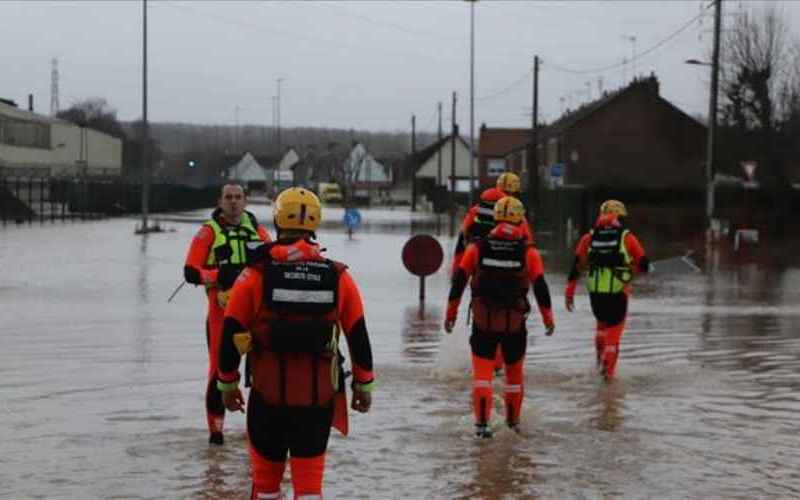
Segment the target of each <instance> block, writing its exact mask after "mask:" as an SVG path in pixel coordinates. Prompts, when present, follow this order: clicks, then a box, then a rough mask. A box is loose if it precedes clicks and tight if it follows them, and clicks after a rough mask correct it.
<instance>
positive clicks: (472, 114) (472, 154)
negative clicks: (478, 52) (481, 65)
mask: <svg viewBox="0 0 800 500" xmlns="http://www.w3.org/2000/svg"><path fill="white" fill-rule="evenodd" d="M465 1H467V2H469V149H470V151H469V204H470V206H472V202H473V200H472V191H473V190H474V189H475V2H477V1H478V0H465Z"/></svg>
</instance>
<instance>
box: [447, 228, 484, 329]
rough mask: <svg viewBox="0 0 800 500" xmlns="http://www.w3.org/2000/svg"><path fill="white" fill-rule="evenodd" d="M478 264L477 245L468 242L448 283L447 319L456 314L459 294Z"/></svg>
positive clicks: (459, 301) (459, 302) (452, 317)
mask: <svg viewBox="0 0 800 500" xmlns="http://www.w3.org/2000/svg"><path fill="white" fill-rule="evenodd" d="M477 266H478V246H477V245H476V244H475V243H470V244H469V246H468V247H467V250H466V251H465V252H464V255H463V257H462V258H461V262H460V263H459V265H458V267H457V268H456V270H455V272H454V273H453V277H452V280H451V283H450V293H449V294H448V296H447V310H446V312H445V314H446V317H447V318H448V319H455V317H456V315H457V314H458V306H459V304H461V296H462V295H463V294H464V289H465V288H466V287H467V283H468V282H469V277H470V276H472V275H473V274H475V269H476V268H477Z"/></svg>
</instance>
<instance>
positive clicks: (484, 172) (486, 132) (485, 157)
mask: <svg viewBox="0 0 800 500" xmlns="http://www.w3.org/2000/svg"><path fill="white" fill-rule="evenodd" d="M530 139H531V129H529V128H490V127H487V126H486V124H485V123H484V124H482V125H481V129H480V138H479V139H478V181H479V184H480V186H483V187H487V186H490V185H494V183H495V182H496V180H497V177H498V176H499V175H500V174H502V173H503V172H505V171H506V170H513V171H514V172H516V173H518V174H519V173H522V164H520V163H519V162H518V161H517V162H516V163H514V164H513V165H512V164H510V161H511V158H509V152H511V151H517V150H518V149H524V148H525V145H526V144H528V143H530Z"/></svg>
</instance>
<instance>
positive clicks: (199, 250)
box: [184, 225, 217, 284]
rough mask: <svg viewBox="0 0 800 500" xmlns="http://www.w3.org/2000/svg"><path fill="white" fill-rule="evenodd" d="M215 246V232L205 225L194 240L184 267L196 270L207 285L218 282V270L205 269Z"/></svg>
mask: <svg viewBox="0 0 800 500" xmlns="http://www.w3.org/2000/svg"><path fill="white" fill-rule="evenodd" d="M213 245H214V230H213V229H211V228H210V227H208V226H206V225H203V227H201V228H200V230H199V231H197V233H196V234H195V235H194V238H192V243H191V245H190V246H189V252H188V253H187V255H186V262H185V263H184V267H188V268H192V269H195V270H196V271H197V272H198V273H199V274H200V276H201V278H202V281H203V282H205V283H211V284H214V283H216V282H217V270H216V269H205V266H206V260H208V254H209V253H210V252H211V247H212V246H213Z"/></svg>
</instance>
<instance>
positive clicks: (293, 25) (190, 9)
mask: <svg viewBox="0 0 800 500" xmlns="http://www.w3.org/2000/svg"><path fill="white" fill-rule="evenodd" d="M777 3H780V4H782V9H783V12H784V14H785V16H786V18H787V19H788V21H789V23H790V25H791V27H792V31H793V32H795V33H796V32H797V31H798V29H800V2H777ZM709 4H710V0H702V1H701V0H686V1H680V0H668V1H600V0H595V1H561V2H552V1H548V2H544V1H500V0H482V1H479V2H477V3H476V4H475V68H476V70H475V75H476V76H475V78H476V80H475V97H476V101H475V128H476V135H477V128H478V127H479V125H480V123H481V122H486V123H487V124H488V125H490V126H508V127H516V126H519V127H524V126H527V125H529V123H530V115H529V113H530V106H531V85H532V71H531V68H532V59H533V55H534V54H539V56H540V57H541V58H542V61H543V64H542V68H541V73H540V92H539V100H540V110H541V111H540V112H541V116H542V118H543V119H546V120H552V119H554V118H556V117H557V116H558V115H559V114H560V112H561V110H562V108H563V107H568V106H569V105H570V104H571V105H572V107H575V106H577V105H578V104H579V103H580V102H582V101H585V100H586V99H587V95H588V94H587V93H590V94H591V98H592V99H594V98H596V97H597V95H598V89H599V87H600V86H601V85H602V88H603V89H605V90H610V89H613V88H616V87H618V86H619V85H621V83H622V82H623V78H625V77H627V78H630V77H631V75H632V74H633V65H632V64H627V65H626V66H624V67H617V68H615V69H610V70H606V71H603V72H599V73H598V72H591V70H593V69H595V68H603V67H608V66H611V65H615V64H616V65H620V64H621V62H622V59H623V58H630V57H631V55H632V52H633V49H634V46H633V44H632V43H631V41H630V39H629V38H628V37H636V42H635V50H636V52H637V53H641V52H643V51H645V50H646V49H648V48H651V47H653V46H655V45H656V44H658V43H659V42H660V41H662V40H664V39H665V38H667V37H668V36H670V35H671V34H673V33H675V32H676V31H678V30H679V29H680V28H681V27H683V26H685V25H687V23H689V21H691V20H692V19H693V18H695V17H696V16H698V15H699V14H700V13H701V11H704V12H705V15H704V16H701V17H700V18H699V19H697V20H696V21H694V22H693V23H691V25H690V26H689V27H688V28H687V29H685V30H684V31H683V32H682V33H680V34H678V35H677V36H675V37H674V38H673V39H672V40H670V41H668V42H666V43H665V44H664V45H663V46H661V47H660V48H659V49H657V50H654V51H652V52H651V53H649V54H648V55H645V56H643V57H641V58H640V59H638V60H637V61H635V69H636V72H637V73H638V74H649V73H650V72H651V71H654V72H655V73H656V74H657V76H658V77H659V79H660V80H661V93H662V95H663V96H664V97H666V98H667V99H669V100H671V101H672V102H673V103H675V104H676V105H677V106H679V107H680V108H682V109H684V110H685V111H687V112H689V113H692V114H703V115H705V114H706V112H707V104H706V103H707V99H708V80H709V77H708V68H706V67H702V66H690V65H686V64H684V63H683V61H684V60H685V59H687V58H700V59H703V58H707V57H708V53H709V47H710V40H711V26H712V23H713V18H712V16H711V11H710V10H707V9H706V7H708V6H709ZM757 4H758V2H741V1H738V0H725V1H724V2H723V8H724V12H726V13H727V14H734V13H736V12H740V11H741V10H742V9H747V8H748V7H749V6H753V5H757ZM725 18H726V22H730V21H731V20H732V16H731V15H726V16H725ZM0 19H1V20H2V27H3V29H2V30H0V67H2V73H0V75H2V77H0V97H6V98H11V99H14V100H16V101H17V102H18V103H19V104H20V106H24V105H25V104H26V102H27V97H26V96H27V95H28V94H29V93H33V94H34V96H35V100H36V109H37V111H40V112H44V113H47V112H48V111H49V106H50V61H51V59H52V58H53V57H56V58H58V60H59V69H60V101H61V108H62V109H63V108H66V107H68V106H69V105H70V104H71V103H72V102H74V101H76V100H79V99H83V98H86V97H91V96H99V97H105V98H106V99H107V100H108V101H109V103H110V104H111V105H112V106H113V107H115V108H116V109H117V110H118V112H119V117H120V118H121V119H124V120H129V119H134V118H137V117H139V116H140V115H141V40H142V2H141V1H139V0H137V1H125V0H113V1H102V0H93V1H84V2H73V1H66V0H61V1H48V2H45V1H41V2H40V1H9V0H0ZM469 22H470V4H469V3H467V2H463V1H455V0H454V1H447V2H441V1H440V2H433V1H430V2H428V1H394V2H370V1H364V0H362V1H357V2H338V1H326V2H310V1H309V2H306V1H302V2H298V1H294V2H290V1H247V2H227V1H226V2H221V1H212V0H205V1H193V2H186V1H180V2H179V1H167V0H150V2H149V3H148V24H149V26H148V29H149V37H148V40H149V42H148V43H149V48H150V50H149V66H150V87H149V98H150V106H149V116H150V119H151V120H153V121H174V122H192V123H227V124H233V123H234V121H235V108H236V107H237V106H239V107H240V108H241V109H240V112H239V121H240V123H242V124H245V123H252V124H264V125H270V124H271V123H272V116H273V114H272V113H273V112H272V97H273V96H274V95H275V94H276V86H277V84H276V79H277V78H284V81H283V84H282V86H281V89H282V90H281V95H282V98H281V122H282V125H284V126H324V127H342V128H351V127H353V128H356V129H368V130H390V131H394V130H407V129H408V128H409V127H410V117H411V115H412V114H416V115H417V125H418V128H419V129H422V130H428V131H435V129H436V103H437V102H438V101H443V103H444V110H445V111H444V114H445V121H447V120H449V116H450V99H451V94H452V92H453V91H456V92H457V93H458V99H459V105H458V109H457V118H458V121H459V123H460V126H461V130H462V132H463V133H465V134H468V133H469V90H470V86H469V76H470V74H469V67H470V66H469V61H470V59H469V47H470V44H469V40H470V37H469V35H470V24H469ZM565 68H566V69H571V70H577V71H584V70H589V71H590V72H586V73H580V74H575V73H569V72H565V71H564V69H565ZM601 77H602V83H601V82H599V81H598V79H599V78H601ZM587 82H588V84H589V85H588V88H587ZM526 113H528V114H526Z"/></svg>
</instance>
